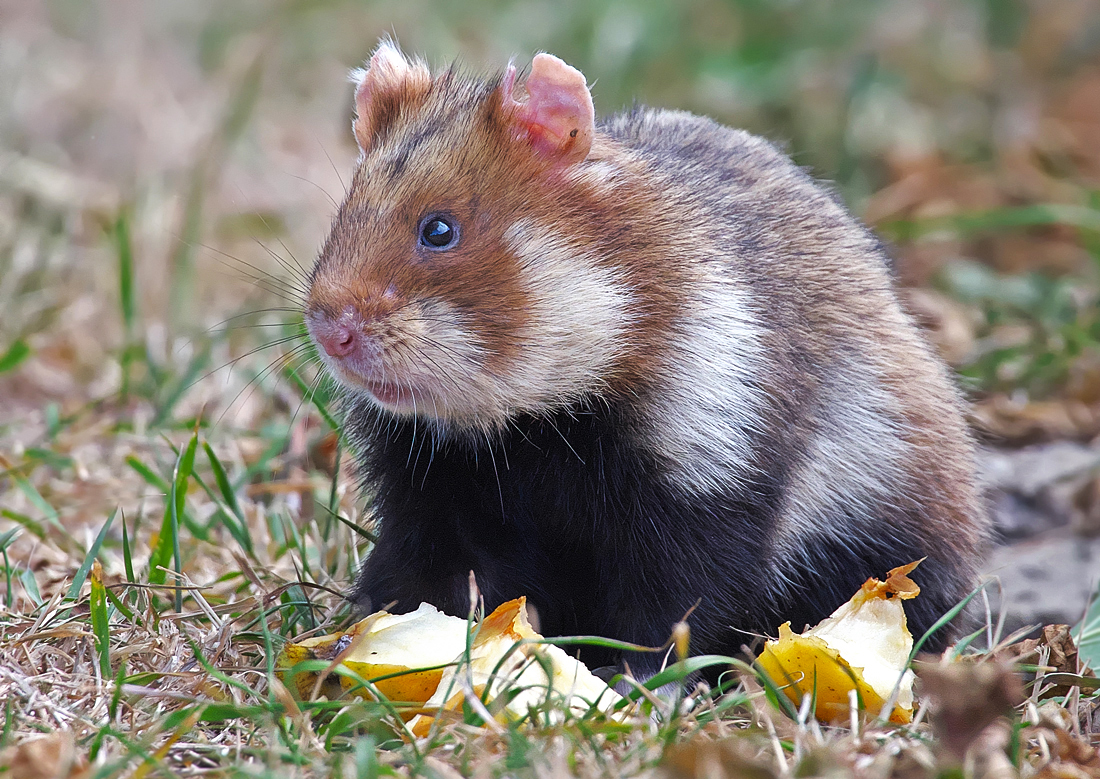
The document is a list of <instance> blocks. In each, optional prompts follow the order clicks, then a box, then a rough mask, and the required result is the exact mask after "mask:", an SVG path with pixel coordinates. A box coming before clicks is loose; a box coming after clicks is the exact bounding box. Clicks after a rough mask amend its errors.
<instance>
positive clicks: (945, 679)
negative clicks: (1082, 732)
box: [917, 662, 1024, 762]
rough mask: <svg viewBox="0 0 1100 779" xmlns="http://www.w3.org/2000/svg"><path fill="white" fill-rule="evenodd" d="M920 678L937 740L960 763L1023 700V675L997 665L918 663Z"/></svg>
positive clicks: (918, 676)
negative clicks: (929, 699)
mask: <svg viewBox="0 0 1100 779" xmlns="http://www.w3.org/2000/svg"><path fill="white" fill-rule="evenodd" d="M917 678H919V679H920V681H921V689H922V693H923V694H924V695H926V696H928V697H929V698H931V701H932V708H931V720H932V728H933V730H934V731H935V733H936V737H937V738H938V739H939V741H940V744H941V746H942V747H943V749H944V750H945V751H946V752H947V753H948V754H950V755H951V756H952V757H953V758H954V759H955V760H957V761H959V762H961V761H962V759H963V756H964V755H965V754H966V751H967V749H968V748H969V747H970V745H971V744H972V743H974V741H975V740H976V739H977V738H978V737H979V736H980V735H981V733H982V731H983V730H985V729H986V728H987V727H988V726H989V725H990V724H992V723H993V722H994V721H995V720H996V719H997V718H998V717H1002V716H1004V715H1006V714H1009V713H1010V712H1011V711H1012V709H1013V708H1014V707H1016V706H1017V705H1019V704H1020V703H1022V702H1023V700H1024V686H1023V682H1022V681H1021V679H1020V675H1019V674H1017V673H1015V672H1013V671H1012V670H1010V669H1009V668H1006V667H1005V666H1002V665H998V664H995V663H981V664H979V663H969V662H955V663H950V664H946V665H945V664H940V663H935V664H931V663H918V664H917Z"/></svg>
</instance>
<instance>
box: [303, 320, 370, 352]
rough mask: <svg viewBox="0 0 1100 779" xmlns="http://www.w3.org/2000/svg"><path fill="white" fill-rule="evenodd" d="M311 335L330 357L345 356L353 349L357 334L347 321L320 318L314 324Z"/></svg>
mask: <svg viewBox="0 0 1100 779" xmlns="http://www.w3.org/2000/svg"><path fill="white" fill-rule="evenodd" d="M313 336H314V337H315V338H316V339H317V343H319V344H320V345H321V348H322V349H324V350H325V351H326V352H328V354H329V356H331V357H347V356H348V355H349V354H351V353H352V352H353V351H355V345H356V340H357V339H358V336H359V334H358V333H357V332H356V331H355V328H354V327H352V326H351V325H349V324H348V323H347V322H333V321H331V320H329V321H326V320H322V321H320V322H318V323H317V324H316V326H315V327H314V331H313Z"/></svg>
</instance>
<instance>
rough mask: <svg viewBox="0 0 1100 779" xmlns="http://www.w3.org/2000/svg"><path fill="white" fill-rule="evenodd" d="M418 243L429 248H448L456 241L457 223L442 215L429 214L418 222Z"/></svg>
mask: <svg viewBox="0 0 1100 779" xmlns="http://www.w3.org/2000/svg"><path fill="white" fill-rule="evenodd" d="M420 243H421V245H423V246H426V247H428V248H429V249H450V248H451V247H452V246H454V245H455V244H456V243H458V225H457V224H455V223H454V222H452V221H451V220H450V219H448V218H446V217H442V216H429V217H427V218H425V219H424V221H423V222H421V223H420Z"/></svg>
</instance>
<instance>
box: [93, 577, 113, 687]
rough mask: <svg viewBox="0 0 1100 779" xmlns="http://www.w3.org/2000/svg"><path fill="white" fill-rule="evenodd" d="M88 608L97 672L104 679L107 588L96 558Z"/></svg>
mask: <svg viewBox="0 0 1100 779" xmlns="http://www.w3.org/2000/svg"><path fill="white" fill-rule="evenodd" d="M90 609H91V611H90V616H91V622H92V634H93V635H94V636H95V646H96V654H97V655H98V656H99V672H100V675H101V676H102V677H103V678H104V679H108V678H110V676H111V635H110V629H109V625H108V618H107V588H106V587H104V586H103V568H102V567H100V565H99V561H98V560H96V561H95V564H94V565H93V566H92V593H91V598H90Z"/></svg>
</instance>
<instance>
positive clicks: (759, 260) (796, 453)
mask: <svg viewBox="0 0 1100 779" xmlns="http://www.w3.org/2000/svg"><path fill="white" fill-rule="evenodd" d="M352 79H353V81H354V83H355V84H356V87H355V107H356V118H355V120H354V126H353V128H354V133H355V138H356V140H357V142H358V145H359V148H360V150H361V152H362V153H361V156H360V159H359V162H358V167H357V168H356V171H355V174H354V178H353V179H352V182H351V186H350V188H349V190H348V193H347V198H346V200H345V201H344V202H343V204H342V205H341V206H340V208H339V210H338V212H337V214H336V216H335V219H334V222H333V225H332V229H331V234H330V235H329V236H328V239H327V241H326V242H325V244H324V246H323V249H322V251H321V252H320V254H319V257H318V259H317V261H316V265H315V267H314V268H313V271H312V275H311V279H310V286H309V292H308V298H307V300H306V305H305V321H306V324H307V328H308V331H309V334H310V335H311V337H312V339H313V340H314V342H315V343H316V344H317V345H318V347H319V348H318V353H319V355H320V356H321V358H322V360H323V362H324V365H325V366H326V368H327V370H328V371H329V372H330V373H331V374H332V376H333V377H335V379H336V380H337V382H338V385H339V386H340V387H342V396H343V402H344V411H345V414H346V422H345V424H346V432H347V436H348V438H349V440H350V442H351V443H352V445H353V446H354V448H355V449H356V450H357V452H358V456H359V458H360V463H361V471H362V479H363V482H364V489H365V493H366V495H367V496H369V500H370V501H371V504H372V506H373V509H374V511H375V512H376V515H377V517H378V519H379V529H378V536H377V544H376V545H375V547H374V548H373V550H372V551H371V552H370V554H369V556H368V558H367V560H366V563H365V564H364V566H363V568H362V571H361V573H360V575H359V578H358V580H357V583H356V585H355V588H354V592H353V593H352V598H353V600H354V601H355V602H356V603H357V604H358V605H359V606H361V607H362V609H363V610H364V611H369V610H370V609H377V608H382V607H383V606H386V605H387V604H391V603H395V604H396V605H395V607H394V608H393V609H391V610H396V611H398V612H402V611H408V610H412V609H415V608H416V607H417V606H418V605H419V604H420V603H421V602H422V601H427V602H429V603H432V604H435V605H436V606H437V607H439V608H441V609H442V610H444V611H446V612H449V613H451V614H456V615H465V614H466V613H467V612H468V609H469V597H470V596H469V583H468V582H469V573H470V571H473V572H474V573H475V575H476V579H477V584H478V586H479V587H480V590H481V593H482V595H483V596H484V598H485V602H486V606H487V607H488V608H492V607H494V606H496V605H497V604H499V603H501V602H503V601H505V600H507V599H510V598H514V597H518V596H520V595H526V596H527V598H528V601H529V602H530V603H532V604H533V605H534V606H535V607H536V609H537V613H538V615H539V618H540V621H541V628H542V631H543V632H544V633H545V634H546V635H600V636H606V637H610V638H614V639H620V640H623V641H629V642H634V643H637V644H643V645H648V646H656V645H660V644H662V643H663V642H665V641H666V640H667V639H668V637H669V635H670V631H671V629H672V627H673V625H674V623H676V622H677V621H679V620H681V619H682V618H683V617H684V615H685V614H687V613H688V612H690V617H689V618H688V624H689V626H690V629H691V648H692V651H693V652H698V653H712V652H721V653H734V652H736V651H737V650H738V649H739V648H740V647H741V646H742V645H743V644H744V643H746V642H747V641H749V640H750V638H751V634H767V635H774V634H775V632H776V630H777V627H778V626H779V625H780V624H781V623H782V622H785V621H788V620H789V621H791V622H792V623H793V625H794V626H795V629H801V628H802V627H803V626H804V625H805V624H813V623H816V622H817V621H819V620H820V619H822V618H823V617H825V616H827V615H828V614H830V613H831V612H832V611H833V610H834V609H835V608H836V607H837V606H839V605H840V604H841V603H843V602H844V601H845V600H847V599H848V598H849V597H850V596H851V595H852V594H853V593H854V592H855V591H856V590H857V589H858V588H859V586H860V585H861V584H862V583H863V582H864V581H865V580H866V579H867V578H868V577H870V576H878V577H882V576H883V575H884V574H885V573H886V572H887V571H888V570H889V569H891V568H893V567H895V566H898V565H902V564H905V563H908V562H910V561H912V560H917V559H920V558H925V559H924V562H923V563H922V564H921V566H920V567H919V568H918V569H917V571H916V572H915V573H914V574H913V578H914V579H915V580H916V581H917V582H918V583H919V584H920V586H921V588H922V594H921V596H920V597H919V598H917V599H915V600H912V601H909V602H908V603H906V610H907V612H908V618H909V625H910V629H911V630H912V632H913V633H914V634H916V635H917V636H919V635H921V634H922V633H923V632H924V631H926V630H928V629H929V628H930V627H931V626H932V625H933V623H934V622H935V621H936V620H937V619H938V618H939V617H940V616H941V615H943V614H944V613H945V612H946V611H948V610H949V609H950V608H951V607H952V606H954V605H955V604H956V603H957V602H958V601H959V600H960V599H962V598H963V597H964V596H965V595H966V594H967V593H968V592H969V591H970V590H971V588H972V587H973V586H974V579H975V570H976V564H977V563H978V561H979V558H980V554H981V548H982V544H983V539H984V537H985V535H986V528H987V520H986V517H985V514H984V513H983V508H982V505H981V503H980V500H979V496H978V491H977V489H976V487H975V477H974V462H973V460H974V454H973V446H972V442H971V440H970V438H969V434H968V431H967V427H966V425H965V422H964V419H963V413H962V402H961V400H960V397H959V395H958V393H957V392H956V390H955V389H954V387H953V385H952V382H951V380H950V379H949V377H948V372H947V370H946V368H945V366H944V365H943V364H942V363H941V362H940V361H939V360H938V359H937V358H936V357H935V356H934V355H933V353H932V351H931V350H930V348H929V346H928V344H927V343H926V342H925V340H924V338H923V337H922V336H921V334H920V333H919V332H918V329H917V327H916V326H915V325H914V323H913V321H912V320H911V319H910V318H909V316H907V315H906V314H905V313H904V312H903V310H902V308H901V306H900V305H899V302H898V299H897V296H896V294H895V292H894V289H893V286H892V280H891V275H890V272H889V270H888V265H887V260H886V258H885V256H884V253H883V250H882V247H881V246H880V244H879V242H878V241H877V240H876V239H875V238H874V237H873V236H872V235H871V233H870V232H868V231H867V230H866V229H865V228H864V227H862V226H861V225H860V224H859V223H858V222H857V221H856V220H855V219H854V218H853V217H852V216H851V215H849V214H848V213H847V212H846V210H845V209H844V207H843V206H842V205H840V204H839V203H838V202H837V200H836V198H835V197H834V196H832V195H830V194H829V193H828V192H827V191H825V190H823V189H822V188H821V187H819V186H818V185H816V184H815V183H814V182H813V181H812V180H811V178H810V177H809V176H807V175H806V174H805V173H804V172H803V171H802V170H800V169H799V168H797V167H795V166H794V165H793V164H792V163H791V161H790V160H789V159H787V158H786V157H785V156H784V155H783V154H781V153H780V152H779V151H777V150H776V149H775V148H774V147H772V146H771V145H770V144H768V143H767V142H766V141H764V140H761V139H760V138H757V137H754V136H751V135H749V134H747V133H745V132H742V131H739V130H734V129H730V128H728V127H724V126H722V125H720V124H717V123H716V122H714V121H712V120H710V119H706V118H703V117H699V116H694V115H692V114H689V113H685V112H681V111H663V110H654V109H649V108H635V109H633V110H631V111H628V112H626V113H623V114H620V115H617V116H612V117H610V118H608V119H604V120H602V121H599V122H597V121H596V118H595V113H594V109H593V103H592V97H591V94H590V92H589V89H588V87H587V86H586V82H585V79H584V76H583V75H582V74H581V73H580V72H579V71H578V70H576V69H574V68H572V67H570V66H569V65H567V64H565V63H564V62H562V61H561V60H560V59H557V58H556V57H553V56H551V55H549V54H538V55H537V56H536V57H535V58H534V61H533V63H532V65H531V67H530V71H529V74H528V75H527V77H526V80H525V81H524V82H523V83H522V85H521V84H520V83H519V82H518V80H517V72H516V69H515V67H514V66H512V65H509V66H508V68H507V69H506V70H505V71H504V72H503V73H502V74H498V75H496V76H494V77H491V78H488V79H475V78H468V77H466V76H464V75H462V74H461V73H459V72H458V71H456V70H455V69H453V68H452V69H448V70H443V71H442V72H439V73H438V74H433V73H432V72H431V71H430V70H429V69H428V67H427V66H426V65H425V64H424V63H423V62H422V61H419V60H412V59H409V58H407V57H406V56H405V55H404V54H403V53H402V52H401V51H400V50H399V49H398V48H397V47H396V45H395V44H393V43H392V42H389V41H383V42H382V43H381V44H380V45H379V46H378V48H377V49H376V51H375V52H374V54H373V56H372V57H371V59H370V61H369V63H368V64H367V67H366V68H364V69H361V70H357V71H355V72H354V73H353V74H352ZM693 607H694V610H693ZM948 638H949V636H948V634H947V633H946V632H944V631H941V632H940V634H939V635H938V636H936V638H935V639H934V640H933V641H932V644H931V646H933V647H942V646H944V645H945V643H946V641H947V640H948ZM582 659H586V660H588V661H589V663H590V665H599V664H602V663H604V662H607V663H616V662H621V661H622V659H623V658H621V657H618V656H615V655H614V654H612V653H609V652H605V651H604V650H599V649H591V650H590V649H589V648H588V647H585V648H584V650H583V651H582ZM628 660H629V662H630V665H631V668H632V670H633V671H634V673H635V674H636V675H639V676H644V675H647V674H652V673H654V672H655V671H656V670H657V669H658V667H659V663H660V662H661V657H660V655H656V654H638V655H636V656H631V657H629V658H628Z"/></svg>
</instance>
